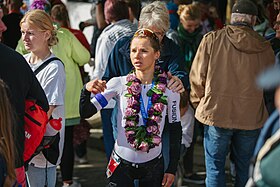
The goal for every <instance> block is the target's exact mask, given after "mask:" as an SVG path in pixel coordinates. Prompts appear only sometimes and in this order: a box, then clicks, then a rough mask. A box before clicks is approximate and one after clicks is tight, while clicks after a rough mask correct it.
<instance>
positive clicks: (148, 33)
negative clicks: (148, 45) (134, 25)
mask: <svg viewBox="0 0 280 187" xmlns="http://www.w3.org/2000/svg"><path fill="white" fill-rule="evenodd" d="M134 37H149V38H152V39H154V40H156V41H159V39H158V37H157V35H156V34H155V33H154V32H153V31H151V30H150V29H138V30H137V31H136V32H135V34H134V35H133V38H134Z"/></svg>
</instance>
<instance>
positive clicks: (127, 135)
mask: <svg viewBox="0 0 280 187" xmlns="http://www.w3.org/2000/svg"><path fill="white" fill-rule="evenodd" d="M131 134H135V132H134V131H125V136H126V138H128V137H129V135H131Z"/></svg>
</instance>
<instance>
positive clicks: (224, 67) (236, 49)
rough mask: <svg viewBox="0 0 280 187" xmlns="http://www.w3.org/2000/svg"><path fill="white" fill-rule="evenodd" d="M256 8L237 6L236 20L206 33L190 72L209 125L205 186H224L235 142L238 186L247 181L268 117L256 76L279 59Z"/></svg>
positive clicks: (199, 111)
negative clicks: (264, 33) (257, 29)
mask: <svg viewBox="0 0 280 187" xmlns="http://www.w3.org/2000/svg"><path fill="white" fill-rule="evenodd" d="M257 13H258V10H257V7H256V5H255V4H254V3H252V1H250V0H239V1H237V3H236V4H235V5H234V6H233V9H232V14H231V24H230V25H228V26H225V27H224V28H223V29H221V30H218V31H214V32H210V33H208V34H206V35H205V36H204V38H203V40H202V41H201V44H200V46H199V48H198V51H197V53H196V57H195V59H194V61H193V65H192V68H191V72H190V83H191V94H190V95H191V96H190V97H191V98H190V99H191V102H192V104H193V106H194V107H195V108H196V113H195V117H196V118H197V119H198V121H200V122H201V123H203V124H205V128H204V135H205V137H204V149H205V160H206V186H207V187H212V186H213V187H219V186H223V187H224V186H225V185H226V183H225V161H226V156H227V154H228V151H229V145H230V143H231V145H232V154H233V157H234V162H235V165H236V172H237V173H236V181H235V182H236V184H235V186H244V185H245V184H246V181H247V179H248V168H249V160H250V158H251V156H252V154H253V150H254V147H255V143H256V140H257V138H258V135H259V131H260V128H261V127H262V125H263V123H264V121H265V120H266V118H267V111H266V108H265V105H264V100H263V92H262V90H260V89H258V88H257V86H256V84H255V79H256V76H257V75H258V73H259V72H261V71H262V70H263V69H265V68H266V67H267V66H269V65H271V64H273V63H274V54H273V51H272V48H271V46H270V44H269V42H267V41H265V39H263V38H262V37H261V36H259V35H258V33H256V32H255V31H253V29H252V26H254V24H255V22H256V15H257Z"/></svg>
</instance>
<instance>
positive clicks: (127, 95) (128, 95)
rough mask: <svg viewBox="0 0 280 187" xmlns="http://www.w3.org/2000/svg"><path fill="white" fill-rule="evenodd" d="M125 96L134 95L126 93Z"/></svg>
mask: <svg viewBox="0 0 280 187" xmlns="http://www.w3.org/2000/svg"><path fill="white" fill-rule="evenodd" d="M124 96H125V97H132V94H130V93H126V94H125V95H124Z"/></svg>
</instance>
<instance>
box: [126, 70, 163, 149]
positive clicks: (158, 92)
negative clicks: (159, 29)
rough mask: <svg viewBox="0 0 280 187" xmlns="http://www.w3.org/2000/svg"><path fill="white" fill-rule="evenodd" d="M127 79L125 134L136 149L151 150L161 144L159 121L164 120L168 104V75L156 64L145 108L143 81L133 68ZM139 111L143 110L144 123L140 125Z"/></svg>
mask: <svg viewBox="0 0 280 187" xmlns="http://www.w3.org/2000/svg"><path fill="white" fill-rule="evenodd" d="M126 80H127V84H126V86H127V92H128V93H126V94H125V97H127V108H126V111H125V116H124V119H125V120H126V121H125V127H124V128H125V135H126V138H127V142H128V143H129V144H130V145H131V146H132V147H133V148H134V149H135V150H136V151H143V152H149V150H150V149H152V148H154V147H155V146H159V144H160V142H161V137H160V136H159V133H160V131H159V123H160V122H161V120H162V115H161V114H162V112H163V110H164V107H165V105H167V96H165V95H163V94H164V93H165V89H166V84H167V75H166V73H165V72H164V71H163V69H162V68H160V67H159V66H155V72H154V78H153V82H152V87H151V89H149V91H148V92H147V96H148V106H147V110H145V107H144V102H143V99H142V95H141V91H142V87H141V84H142V82H141V81H140V80H139V79H138V78H137V77H136V75H135V70H132V71H131V72H130V73H129V74H128V75H127V77H126ZM139 112H141V115H142V118H143V123H144V125H141V126H139V125H138V124H139Z"/></svg>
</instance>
